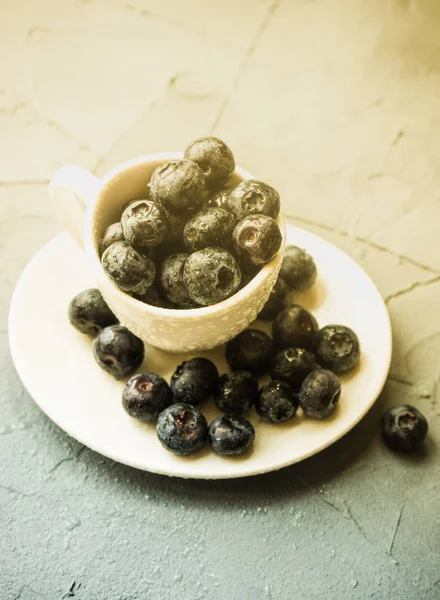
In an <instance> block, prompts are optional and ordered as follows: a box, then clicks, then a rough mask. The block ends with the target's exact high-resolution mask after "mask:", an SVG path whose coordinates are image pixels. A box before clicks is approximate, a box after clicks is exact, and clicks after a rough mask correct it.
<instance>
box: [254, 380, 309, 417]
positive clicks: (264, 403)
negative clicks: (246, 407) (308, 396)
mask: <svg viewBox="0 0 440 600" xmlns="http://www.w3.org/2000/svg"><path fill="white" fill-rule="evenodd" d="M298 406H299V397H298V392H296V391H295V390H294V389H293V388H292V387H291V386H290V385H289V384H288V383H286V382H285V381H270V382H269V383H266V385H263V387H262V388H261V390H260V392H259V395H258V399H257V402H256V404H255V410H256V411H257V413H258V414H259V415H260V417H261V418H262V419H263V420H264V421H268V422H269V423H282V422H283V421H287V420H288V419H290V418H291V417H293V415H294V414H295V413H296V411H297V410H298Z"/></svg>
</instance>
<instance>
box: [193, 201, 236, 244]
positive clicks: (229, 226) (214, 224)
mask: <svg viewBox="0 0 440 600" xmlns="http://www.w3.org/2000/svg"><path fill="white" fill-rule="evenodd" d="M233 229H234V219H233V218H232V216H231V215H230V214H229V213H228V212H227V211H226V210H224V209H223V208H206V209H204V210H202V211H201V212H199V213H197V214H196V215H194V216H193V217H192V218H190V219H189V221H188V222H187V223H186V225H185V228H184V230H183V243H184V244H185V248H186V250H187V251H188V252H196V251H197V250H203V248H208V247H209V246H211V247H220V248H230V247H231V246H232V230H233Z"/></svg>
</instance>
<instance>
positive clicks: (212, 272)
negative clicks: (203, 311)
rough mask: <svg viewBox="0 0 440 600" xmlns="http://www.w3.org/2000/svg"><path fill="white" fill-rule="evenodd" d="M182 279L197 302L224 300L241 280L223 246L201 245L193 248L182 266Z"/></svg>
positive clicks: (207, 302) (236, 288)
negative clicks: (202, 247)
mask: <svg viewBox="0 0 440 600" xmlns="http://www.w3.org/2000/svg"><path fill="white" fill-rule="evenodd" d="M183 281H184V283H185V285H186V288H187V290H188V294H189V296H190V297H191V298H192V299H193V300H194V302H196V303H197V304H201V305H202V306H209V305H211V304H216V303H217V302H221V301H222V300H226V298H229V296H232V294H234V293H235V292H236V291H237V290H238V288H239V286H240V283H241V271H240V267H239V266H238V264H237V262H236V260H235V258H234V257H233V256H232V254H230V253H229V252H228V251H227V250H224V249H223V248H204V249H203V250H198V251H197V252H193V254H191V255H190V256H189V258H188V260H187V261H186V263H185V266H184V268H183Z"/></svg>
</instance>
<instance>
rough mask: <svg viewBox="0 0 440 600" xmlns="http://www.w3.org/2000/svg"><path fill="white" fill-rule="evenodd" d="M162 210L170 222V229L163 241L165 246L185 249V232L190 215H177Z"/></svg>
mask: <svg viewBox="0 0 440 600" xmlns="http://www.w3.org/2000/svg"><path fill="white" fill-rule="evenodd" d="M162 210H163V211H164V213H165V216H166V219H167V222H168V229H167V233H166V235H165V239H164V241H163V246H165V247H166V248H169V247H170V246H179V245H180V246H181V247H183V230H184V227H185V224H186V222H187V220H188V214H176V213H172V212H170V211H168V210H165V209H162Z"/></svg>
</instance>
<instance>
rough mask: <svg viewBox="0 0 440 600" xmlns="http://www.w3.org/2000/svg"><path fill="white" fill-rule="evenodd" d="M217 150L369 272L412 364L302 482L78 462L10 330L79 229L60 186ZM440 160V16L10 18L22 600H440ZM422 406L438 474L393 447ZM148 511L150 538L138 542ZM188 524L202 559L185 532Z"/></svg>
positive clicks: (11, 264) (4, 149)
mask: <svg viewBox="0 0 440 600" xmlns="http://www.w3.org/2000/svg"><path fill="white" fill-rule="evenodd" d="M208 133H214V134H216V135H218V136H219V137H222V138H224V139H225V141H226V142H227V143H228V144H229V145H230V146H231V148H232V149H233V151H234V153H235V155H236V158H237V162H238V163H239V164H241V165H242V166H243V167H245V168H246V169H248V170H250V171H251V172H252V173H254V174H255V175H257V176H258V177H260V178H261V179H264V180H266V181H268V182H269V183H271V184H273V185H274V186H275V187H276V188H277V189H279V191H280V192H281V195H282V202H283V208H284V211H285V213H286V214H287V215H288V216H289V218H290V220H291V222H293V223H295V224H297V225H299V226H302V227H304V228H306V229H309V230H311V231H313V232H314V233H317V234H319V235H322V236H323V237H325V238H326V239H328V240H330V241H332V242H334V243H335V244H337V245H338V246H340V247H342V248H343V249H345V250H346V251H347V252H348V253H349V254H351V255H352V256H353V257H354V258H356V260H357V261H358V262H359V263H360V264H361V265H362V266H363V267H364V268H365V269H366V270H367V272H368V273H369V274H370V275H371V276H372V277H373V278H374V280H375V281H376V283H377V285H378V287H379V289H380V291H381V292H382V294H383V295H384V297H385V298H386V301H387V304H388V307H389V310H390V313H391V318H392V322H393V326H394V344H395V352H394V358H393V364H392V370H391V375H390V378H389V381H388V383H387V386H386V388H385V392H384V395H383V397H382V399H381V401H380V403H379V404H378V405H377V407H376V409H375V410H373V413H372V414H370V415H369V416H368V417H367V418H366V420H365V421H364V422H363V423H362V424H361V425H360V426H359V427H358V428H357V429H356V430H355V432H353V434H352V435H350V436H348V437H347V438H346V439H345V440H343V441H342V442H340V443H339V444H337V445H336V446H335V447H334V448H332V449H330V450H329V451H328V452H326V453H324V454H323V455H322V456H321V457H318V458H316V459H312V460H311V461H307V462H306V463H304V464H303V465H299V466H297V467H292V468H291V469H288V470H286V471H284V472H283V473H281V474H276V475H272V476H268V477H265V478H261V479H259V480H258V481H257V480H254V481H253V482H239V483H235V484H234V485H232V484H231V485H228V484H227V483H223V484H221V485H220V484H219V485H212V486H211V485H207V484H206V485H205V484H203V483H199V484H194V485H192V484H183V483H176V482H169V481H168V480H163V479H162V478H158V477H153V476H152V477H149V476H147V475H140V474H137V473H136V472H134V471H131V470H129V469H125V468H123V467H119V466H117V465H113V463H111V462H110V461H101V460H100V458H99V457H97V456H96V455H93V454H92V453H89V452H84V454H81V457H78V458H77V453H78V452H82V450H81V448H80V447H79V446H78V445H77V444H75V442H73V441H71V440H68V439H67V438H66V437H65V436H64V435H63V434H62V433H61V432H59V431H58V430H57V429H56V428H55V427H54V426H52V425H51V424H50V423H49V422H48V421H47V419H46V418H45V417H44V416H43V415H42V414H41V413H40V412H39V411H38V409H36V407H35V406H34V405H33V403H32V402H31V400H30V399H29V397H28V396H27V395H26V394H25V393H24V391H23V389H22V388H21V385H20V383H19V382H17V380H16V377H15V374H14V371H13V368H12V366H11V363H10V359H9V355H8V351H7V331H6V330H7V310H8V305H9V300H10V296H11V293H12V289H13V286H14V284H15V282H16V280H17V278H18V276H19V273H20V271H21V269H22V268H23V266H24V265H25V264H26V262H27V261H28V260H29V258H30V257H31V256H32V254H33V253H34V252H35V251H36V250H37V249H38V248H39V247H40V246H41V245H42V244H43V243H44V242H45V241H47V240H48V239H50V238H51V237H52V236H53V235H54V234H55V233H56V232H57V231H58V230H59V227H58V225H57V224H56V223H55V221H54V217H53V214H52V211H51V209H50V207H49V204H48V199H47V183H48V180H49V178H50V177H51V175H52V173H53V172H54V171H55V170H56V169H57V168H58V167H59V166H61V165H63V164H65V163H75V164H78V165H81V166H83V167H86V168H88V169H90V170H91V171H93V172H94V173H96V174H97V175H102V174H103V173H104V172H105V171H106V170H107V169H109V168H110V167H112V166H114V165H115V164H117V163H119V162H121V161H123V160H125V159H127V158H130V157H132V156H135V155H138V154H145V153H149V152H156V151H159V150H180V149H182V148H183V147H184V145H185V144H186V143H187V142H188V141H190V140H191V139H192V138H194V137H197V136H200V135H204V134H208ZM439 140H440V3H439V2H437V0H370V1H368V2H366V1H363V0H345V1H344V0H310V1H306V0H272V1H270V0H221V1H220V0H215V1H214V0H188V1H184V0H166V1H163V0H127V1H118V0H14V1H13V2H12V1H6V0H0V261H1V264H0V290H1V294H0V319H1V321H0V329H1V330H2V334H1V338H0V339H1V352H2V357H3V358H2V361H3V362H2V365H1V366H0V369H1V370H0V373H1V382H0V383H1V385H2V386H3V387H2V389H1V391H0V403H1V404H0V508H1V509H2V510H0V526H1V528H2V531H3V532H5V531H7V532H8V533H7V534H6V537H5V533H3V534H2V536H1V541H0V549H1V552H0V573H3V577H4V579H5V583H4V588H3V590H6V591H5V594H6V599H7V600H10V599H11V600H12V599H17V598H21V599H22V600H23V598H24V599H25V600H28V598H30V599H31V600H34V598H36V599H39V598H50V599H52V598H55V599H58V598H61V597H62V596H63V593H65V592H67V591H68V590H69V589H70V587H71V585H72V582H73V581H77V583H76V584H75V585H76V586H78V583H81V582H82V587H81V588H78V587H76V588H73V590H74V592H75V590H76V592H75V593H76V596H77V597H79V598H84V599H86V598H87V599H89V598H91V599H92V600H95V599H100V598H105V599H106V600H122V599H123V598H126V599H127V598H132V599H133V600H135V599H137V598H139V599H143V598H155V599H156V598H159V599H161V598H166V599H168V598H172V597H176V596H175V595H174V594H175V593H179V597H182V598H190V597H191V598H194V599H196V598H220V599H223V598H225V599H226V598H228V600H230V599H231V598H232V599H235V598H237V600H239V599H240V600H242V599H245V600H247V599H248V598H249V600H256V599H258V598H265V599H275V598H283V599H284V598H285V599H286V600H287V599H289V600H290V598H292V597H295V598H307V599H308V598H322V597H325V598H326V599H330V598H338V600H343V599H345V598H347V599H348V598H350V599H351V598H390V597H393V598H396V599H397V598H401V597H404V596H403V595H402V594H406V596H405V597H407V598H411V599H412V598H415V597H417V598H420V599H424V598H426V599H429V600H431V599H432V600H436V599H437V600H438V598H440V584H439V581H438V580H439V579H440V572H439V563H440V560H439V559H440V556H439V550H440V548H439V546H440V542H439V539H440V522H439V512H440V511H439V508H440V502H439V488H438V485H439V483H438V482H439V474H440V471H439V467H438V459H437V454H436V444H437V442H436V440H438V434H439V433H440V425H439V415H440V411H439V407H438V403H437V400H436V394H437V393H438V387H439V355H440V309H439V307H440V243H439V226H440V166H439V165H440V146H439ZM17 399H18V400H19V401H17ZM400 401H410V402H412V403H414V404H416V405H417V406H419V407H420V408H421V409H422V410H423V411H424V412H425V413H426V415H427V416H428V418H429V420H430V424H431V432H432V434H431V442H430V446H429V448H430V452H429V453H428V457H427V458H425V459H424V460H423V461H421V462H420V461H418V462H417V461H416V462H412V461H407V460H403V459H401V458H396V457H394V456H392V455H390V454H389V453H387V452H386V451H384V450H383V448H382V447H381V445H380V443H379V440H378V419H379V416H380V413H381V411H382V409H383V407H384V406H386V405H387V404H390V403H395V402H400ZM370 441H371V443H370ZM25 448H26V451H24V449H25ZM351 454H354V455H355V457H356V460H355V461H354V462H353V463H351V462H350V461H348V460H347V459H345V458H342V457H343V456H349V455H351ZM114 473H116V475H114ZM115 478H116V479H117V480H119V483H117V482H115V481H114V479H115ZM124 481H125V483H123V482H124ZM127 482H128V483H127ZM301 482H302V483H301ZM304 482H305V483H304ZM237 490H238V495H239V497H237ZM268 490H272V492H273V493H271V494H270V495H267V494H268ZM320 491H321V492H322V493H321V494H319V492H320ZM145 494H147V495H149V496H151V495H152V496H153V499H155V500H154V501H151V502H150V504H149V505H148V508H146V507H145V502H146V501H145V502H144V501H142V503H141V502H140V498H141V497H142V498H144V496H145ZM201 498H202V499H203V502H202V501H201ZM219 498H226V500H225V502H226V505H225V504H224V503H220V500H219ZM241 502H243V505H241ZM103 503H104V504H105V505H106V506H110V507H113V508H112V510H113V509H114V507H115V505H116V506H119V505H120V504H121V505H122V506H125V507H126V511H127V514H132V517H130V516H127V514H126V513H125V512H124V511H122V513H121V511H120V512H119V513H118V512H117V510H116V509H114V510H113V516H110V513H108V512H106V510H104V508H103ZM228 503H229V504H228ZM147 504H148V503H147ZM181 504H182V506H184V507H185V508H179V507H180V505H181ZM90 506H91V507H92V509H91V508H90ZM209 507H211V508H209ZM263 507H266V509H267V510H266V512H264V511H263ZM332 507H333V508H332ZM143 510H146V511H147V517H145V518H146V519H147V522H148V527H146V531H147V532H148V533H145V532H143V533H142V532H140V531H139V530H138V527H137V521H136V515H137V514H138V513H139V512H140V511H143ZM176 511H178V514H179V515H180V516H178V517H177V522H180V523H181V524H182V527H183V531H184V532H185V531H186V534H185V535H186V537H185V538H184V539H183V538H182V537H181V535H180V533H178V531H179V530H178V529H176V530H175V533H172V531H173V530H172V529H169V520H170V519H171V520H174V519H173V518H172V517H171V516H170V515H174V514H175V513H176ZM179 511H180V512H179ZM241 511H243V516H241V514H242V513H241ZM292 511H293V512H292ZM72 515H73V516H72ZM148 515H150V516H149V517H148ZM66 523H67V524H66ZM77 523H79V525H78V524H77ZM301 524H303V527H300V525H301ZM176 527H177V524H176ZM102 528H109V529H108V530H109V531H110V537H109V539H108V540H107V542H105V541H103V539H102V536H101V533H102V531H101V529H102ZM194 528H196V529H197V528H201V530H202V531H204V532H205V533H204V534H203V535H202V534H200V533H199V534H196V533H194ZM219 532H220V535H217V534H218V533H219ZM265 532H266V533H265ZM321 532H323V533H322V534H321ZM112 536H113V537H112ZM145 536H147V538H148V540H149V541H148V543H147V542H146V541H145V539H146V538H145ZM194 536H195V537H194ZM267 536H268V537H267ZM219 537H220V538H221V540H222V541H219ZM266 537H267V539H268V541H267V542H264V543H263V542H262V540H263V539H266ZM121 539H124V540H127V547H126V549H127V551H128V553H129V555H130V557H131V560H128V557H127V554H126V553H125V552H124V551H123V549H122V548H123V547H122V546H120V543H121ZM228 539H230V540H231V541H232V542H233V544H232V546H233V548H235V549H236V551H239V555H237V556H235V555H234V550H233V549H232V547H231V546H230V545H229V544H228V543H227V540H228ZM111 540H114V541H111ZM128 540H131V544H132V546H131V547H130V549H128V548H129V545H128V544H129V542H128ZM191 540H192V541H191ZM225 540H226V541H225ZM283 540H284V541H283ZM197 544H198V545H197ZM204 544H205V545H204ZM280 545H282V546H283V548H285V549H286V550H285V552H283V553H282V554H280V553H279V548H280V547H281V546H280ZM147 547H148V548H147ZM295 547H296V548H297V550H295ZM185 548H189V550H188V555H189V556H191V561H190V563H189V564H190V565H191V568H190V569H189V571H188V570H184V567H183V566H182V565H181V562H179V561H180V558H178V557H179V556H182V553H183V552H184V551H185ZM97 549H100V550H99V552H98V550H97ZM167 549H168V550H167ZM99 553H100V554H99ZM98 554H99V556H100V558H98ZM262 556H264V557H266V558H267V560H265V561H262V560H261V557H262ZM160 557H162V560H159V558H160ZM163 557H168V558H166V559H165V558H163ZM270 557H271V558H270ZM164 561H165V563H166V566H164ZM203 561H205V567H204V568H203V569H202V568H201V566H200V565H201V564H203ZM315 562H316V563H319V565H318V564H316V565H315ZM133 565H134V566H135V569H134V570H133ZM145 565H149V566H150V567H151V568H149V571H150V573H149V575H148V576H147V575H145V578H146V579H148V580H149V581H150V583H149V584H148V583H145V582H144V580H143V579H142V577H140V575H139V573H140V572H141V571H142V569H143V568H144V567H145ZM207 565H208V566H207ZM251 565H254V567H253V568H251ZM295 566H296V567H297V568H296V569H295ZM315 566H317V567H318V566H319V568H318V572H315ZM156 567H157V570H156V571H154V569H156ZM159 567H160V568H159ZM186 569H187V568H186ZM226 572H227V573H228V574H229V576H228V577H227V580H226V581H225V578H224V574H225V573H226ZM209 573H211V574H212V577H211V579H209ZM179 574H181V575H182V576H181V579H179ZM174 576H176V577H177V579H176V580H173V577H174ZM234 578H235V584H234V585H235V587H234V586H233V585H232V582H233V580H234ZM0 579H1V576H0ZM172 581H174V584H171V583H170V582H172ZM151 582H153V583H151ZM207 582H208V583H207ZM209 582H211V583H209ZM103 586H104V587H105V586H107V587H105V589H106V591H105V592H104V591H103V589H104V587H103ZM231 586H232V587H231ZM205 588H206V590H205V591H203V590H204V589H205ZM158 590H162V591H158ZM20 594H21V595H20ZM130 594H131V595H130ZM322 594H324V596H323V595H322Z"/></svg>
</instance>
